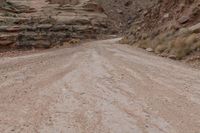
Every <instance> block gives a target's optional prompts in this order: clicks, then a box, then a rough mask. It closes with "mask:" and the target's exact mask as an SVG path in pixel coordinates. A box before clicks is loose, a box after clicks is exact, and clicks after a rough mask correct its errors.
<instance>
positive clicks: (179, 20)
mask: <svg viewBox="0 0 200 133" xmlns="http://www.w3.org/2000/svg"><path fill="white" fill-rule="evenodd" d="M189 20H190V17H189V16H182V17H181V18H179V19H178V22H179V23H180V24H184V23H186V22H188V21H189Z"/></svg>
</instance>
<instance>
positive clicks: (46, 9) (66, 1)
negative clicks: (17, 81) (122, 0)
mask: <svg viewBox="0 0 200 133" xmlns="http://www.w3.org/2000/svg"><path fill="white" fill-rule="evenodd" d="M60 4H62V5H60ZM102 11H103V10H101V7H100V6H99V5H97V4H96V3H95V2H94V1H91V0H79V1H78V0H58V1H55V0H51V1H50V2H47V1H45V0H29V1H27V0H20V1H18V0H10V1H8V2H6V3H4V4H3V5H1V6H0V47H1V48H31V47H35V48H49V47H53V46H55V45H62V44H63V42H65V41H68V40H70V39H72V38H73V39H89V38H97V37H98V36H99V35H101V34H105V33H107V23H108V22H107V16H106V15H105V14H104V13H103V12H102Z"/></svg>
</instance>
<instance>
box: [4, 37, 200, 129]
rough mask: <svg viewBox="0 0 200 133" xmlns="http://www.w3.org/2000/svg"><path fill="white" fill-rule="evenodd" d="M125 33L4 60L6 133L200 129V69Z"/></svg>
mask: <svg viewBox="0 0 200 133" xmlns="http://www.w3.org/2000/svg"><path fill="white" fill-rule="evenodd" d="M117 40H118V39H111V40H104V41H95V42H90V43H86V44H83V45H81V46H78V47H73V48H64V49H58V50H49V51H45V52H41V53H36V54H31V55H27V56H19V57H13V58H8V57H4V58H1V59H0V73H1V77H0V132H1V133H11V132H14V133H17V132H20V133H27V132H29V133H199V131H200V72H199V71H198V70H195V69H192V68H190V67H187V66H185V65H183V64H181V63H177V62H175V61H171V60H168V59H163V58H160V57H156V56H153V55H150V54H148V53H145V52H143V51H142V50H138V49H135V48H132V47H131V46H127V45H119V44H117Z"/></svg>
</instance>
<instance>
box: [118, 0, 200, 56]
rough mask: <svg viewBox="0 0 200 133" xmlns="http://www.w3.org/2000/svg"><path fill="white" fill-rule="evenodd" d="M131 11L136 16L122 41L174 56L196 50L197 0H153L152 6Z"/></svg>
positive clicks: (199, 5) (199, 8) (199, 9)
mask: <svg viewBox="0 0 200 133" xmlns="http://www.w3.org/2000/svg"><path fill="white" fill-rule="evenodd" d="M134 14H136V15H135V16H136V17H135V19H134V21H133V22H132V26H131V28H129V29H128V32H126V35H125V37H124V38H123V39H122V41H121V42H122V43H128V44H131V45H135V46H139V47H141V48H144V49H147V50H148V51H149V50H150V49H151V52H155V53H157V54H160V55H161V56H166V57H170V58H174V59H183V58H184V57H185V56H186V55H188V54H190V53H193V52H198V51H199V48H200V45H199V44H200V39H199V33H200V30H199V29H200V27H199V24H198V23H199V22H200V1H199V0H162V1H155V3H153V6H152V7H150V8H144V9H141V10H137V11H136V12H135V13H134Z"/></svg>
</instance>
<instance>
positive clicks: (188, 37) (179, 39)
mask: <svg viewBox="0 0 200 133" xmlns="http://www.w3.org/2000/svg"><path fill="white" fill-rule="evenodd" d="M129 42H130V41H129V39H128V38H127V37H124V38H123V39H122V40H121V41H120V43H123V44H128V43H129ZM134 46H137V47H140V48H143V49H147V48H152V49H153V51H154V52H155V53H156V54H160V55H164V56H167V57H173V58H174V59H183V58H184V57H185V56H187V55H189V54H190V53H192V52H195V51H198V50H199V51H200V38H199V35H198V34H196V33H192V32H182V34H180V32H179V33H178V34H174V33H172V32H169V33H165V34H160V35H158V36H157V37H155V38H154V39H152V40H151V39H148V38H147V39H144V40H140V41H138V42H136V43H134Z"/></svg>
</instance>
